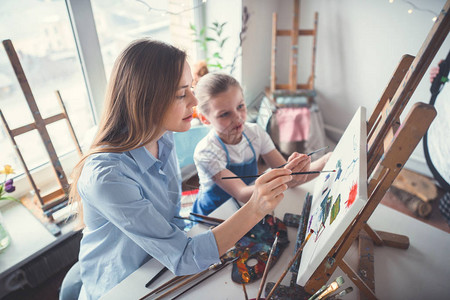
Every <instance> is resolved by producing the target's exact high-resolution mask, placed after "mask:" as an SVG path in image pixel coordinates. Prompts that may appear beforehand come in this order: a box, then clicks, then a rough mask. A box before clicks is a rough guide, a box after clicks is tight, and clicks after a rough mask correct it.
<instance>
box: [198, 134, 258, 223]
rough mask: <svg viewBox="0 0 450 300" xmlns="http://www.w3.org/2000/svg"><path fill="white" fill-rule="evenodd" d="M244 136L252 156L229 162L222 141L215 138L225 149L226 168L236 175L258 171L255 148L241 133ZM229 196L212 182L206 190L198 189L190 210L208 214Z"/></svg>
mask: <svg viewBox="0 0 450 300" xmlns="http://www.w3.org/2000/svg"><path fill="white" fill-rule="evenodd" d="M242 134H243V135H244V137H245V138H246V139H247V142H248V144H249V146H250V148H251V149H252V152H253V158H252V159H250V160H249V161H246V162H242V163H230V155H229V153H228V150H227V147H226V146H225V144H224V143H223V142H222V140H221V139H220V138H219V136H217V134H216V138H217V139H218V140H219V142H220V144H221V145H222V147H223V149H224V150H225V153H226V154H227V165H226V168H227V169H228V170H230V171H231V172H233V173H234V174H236V175H237V176H247V175H256V174H257V172H258V165H257V161H256V153H255V149H254V148H253V146H252V143H251V142H250V140H249V139H248V137H247V135H246V134H245V133H242ZM231 180H239V179H231ZM241 180H242V181H244V182H245V184H247V185H248V184H250V183H252V182H253V181H254V180H255V179H254V178H242V179H241ZM230 198H231V196H230V195H229V194H228V193H227V192H225V191H224V190H223V189H222V188H220V187H219V186H218V185H217V184H213V185H212V186H211V187H210V188H209V189H208V190H206V191H202V190H200V192H199V194H198V195H197V199H196V200H195V202H194V205H193V207H192V212H193V213H197V214H201V215H208V214H210V213H211V212H212V211H213V210H215V209H216V208H218V207H219V206H220V205H222V204H223V203H224V202H225V201H227V200H228V199H230Z"/></svg>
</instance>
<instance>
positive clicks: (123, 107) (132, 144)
mask: <svg viewBox="0 0 450 300" xmlns="http://www.w3.org/2000/svg"><path fill="white" fill-rule="evenodd" d="M185 60H186V53H185V52H183V51H181V50H179V49H178V48H175V47H173V46H171V45H168V44H165V43H163V42H159V41H154V40H150V39H139V40H135V41H133V42H132V43H131V44H130V45H128V47H126V48H125V50H123V52H122V53H121V54H120V55H119V57H118V58H117V59H116V61H115V63H114V67H113V70H112V72H111V77H110V80H109V84H108V91H107V94H106V97H105V104H104V109H103V114H102V118H101V120H100V124H99V129H98V132H97V134H96V136H95V138H94V141H93V143H92V145H91V147H90V149H89V151H88V153H87V154H86V155H84V157H83V158H82V159H81V160H80V162H79V163H78V164H77V165H76V167H75V168H74V171H73V173H72V178H73V182H72V184H71V189H70V194H69V199H70V201H71V202H78V207H79V212H80V213H82V209H81V201H80V200H81V199H80V195H79V194H78V190H77V183H78V179H79V177H80V174H81V171H82V169H83V166H84V163H85V161H86V158H87V157H88V156H89V155H92V154H94V153H103V152H124V151H129V150H132V149H136V148H138V147H140V146H142V145H145V144H147V143H149V142H151V141H152V140H154V139H155V138H157V135H158V134H159V133H160V132H161V130H162V121H163V118H164V115H165V113H166V111H167V109H168V107H169V106H170V105H171V104H172V103H173V102H174V101H175V94H176V91H177V89H178V84H179V82H180V79H181V76H182V73H183V67H184V62H185Z"/></svg>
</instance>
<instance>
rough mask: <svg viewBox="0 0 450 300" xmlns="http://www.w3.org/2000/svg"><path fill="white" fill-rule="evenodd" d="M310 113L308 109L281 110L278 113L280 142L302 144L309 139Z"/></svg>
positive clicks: (292, 108) (290, 108)
mask: <svg viewBox="0 0 450 300" xmlns="http://www.w3.org/2000/svg"><path fill="white" fill-rule="evenodd" d="M310 116H311V114H310V111H309V108H307V107H287V108H279V109H277V112H276V118H277V123H278V128H279V130H280V142H301V141H304V140H307V139H308V137H309V125H310Z"/></svg>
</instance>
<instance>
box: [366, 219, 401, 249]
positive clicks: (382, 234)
mask: <svg viewBox="0 0 450 300" xmlns="http://www.w3.org/2000/svg"><path fill="white" fill-rule="evenodd" d="M364 231H365V232H366V233H367V234H368V235H369V236H370V237H371V238H372V240H373V242H374V243H375V245H377V246H383V245H384V246H388V247H393V248H399V249H408V248H409V238H408V237H407V236H406V235H401V234H395V233H390V232H386V231H379V230H377V231H375V230H373V229H372V228H371V227H370V226H369V225H368V224H367V223H366V224H365V225H364Z"/></svg>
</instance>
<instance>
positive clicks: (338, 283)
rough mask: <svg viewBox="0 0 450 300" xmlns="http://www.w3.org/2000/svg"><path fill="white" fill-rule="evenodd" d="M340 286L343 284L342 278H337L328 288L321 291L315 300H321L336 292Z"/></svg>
mask: <svg viewBox="0 0 450 300" xmlns="http://www.w3.org/2000/svg"><path fill="white" fill-rule="evenodd" d="M342 284H344V278H343V277H342V276H339V277H338V278H336V280H335V281H333V282H332V283H330V285H329V286H328V288H327V289H326V290H325V291H323V292H322V293H321V294H320V295H319V296H318V297H317V300H320V299H323V298H325V297H326V296H328V295H329V294H331V293H333V292H334V291H335V290H337V289H338V288H339V287H340V286H341V285H342Z"/></svg>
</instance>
